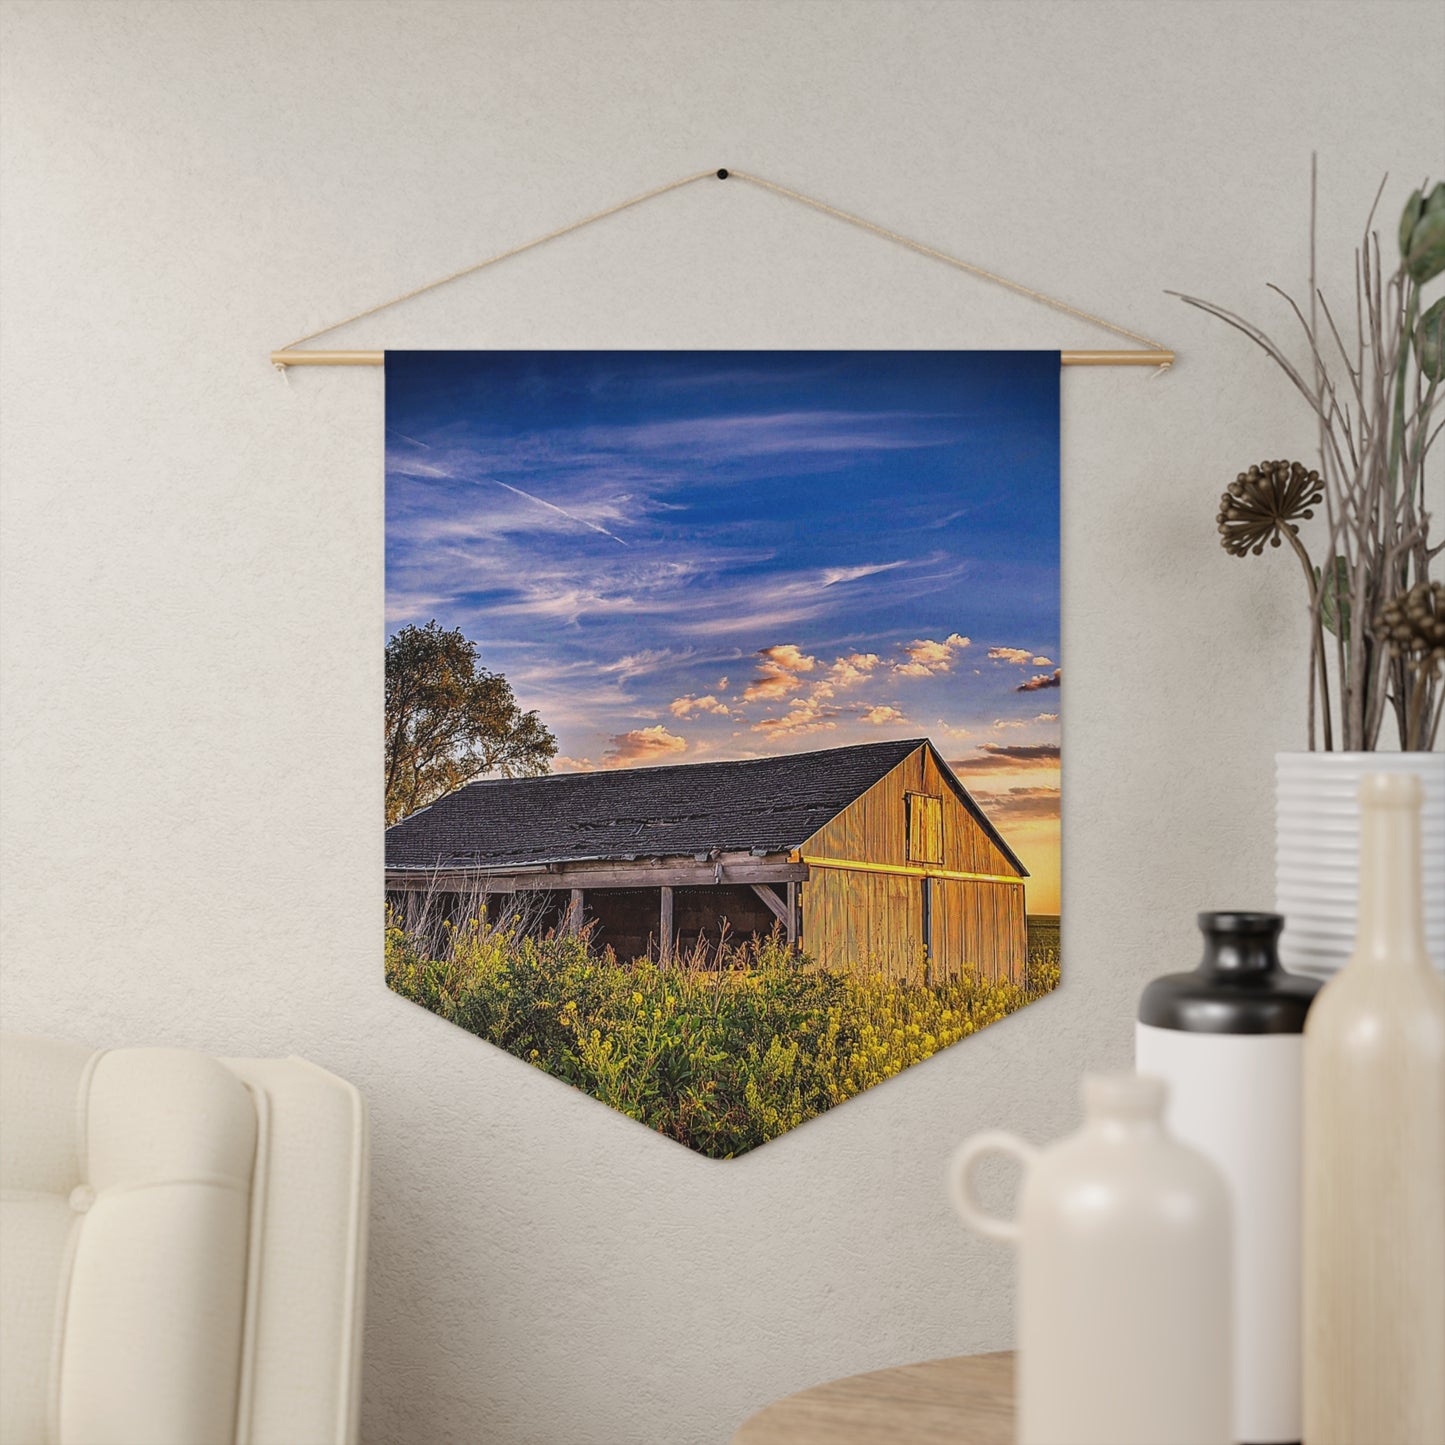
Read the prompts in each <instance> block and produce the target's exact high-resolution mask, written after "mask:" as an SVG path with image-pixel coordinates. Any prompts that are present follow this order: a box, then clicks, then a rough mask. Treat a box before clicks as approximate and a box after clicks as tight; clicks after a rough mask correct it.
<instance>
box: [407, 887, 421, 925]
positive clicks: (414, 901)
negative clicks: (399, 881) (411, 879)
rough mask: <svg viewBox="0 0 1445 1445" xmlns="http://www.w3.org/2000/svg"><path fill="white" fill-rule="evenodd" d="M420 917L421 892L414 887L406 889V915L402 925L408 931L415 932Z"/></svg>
mask: <svg viewBox="0 0 1445 1445" xmlns="http://www.w3.org/2000/svg"><path fill="white" fill-rule="evenodd" d="M420 918H421V894H420V892H418V890H417V889H415V888H408V889H407V890H406V915H405V923H404V926H405V928H406V931H407V932H408V933H415V932H416V926H417V923H418V922H419V920H420Z"/></svg>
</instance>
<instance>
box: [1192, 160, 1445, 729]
mask: <svg viewBox="0 0 1445 1445" xmlns="http://www.w3.org/2000/svg"><path fill="white" fill-rule="evenodd" d="M1383 192H1384V183H1383V182H1382V183H1381V186H1380V192H1379V193H1377V195H1376V197H1375V204H1374V206H1372V207H1371V210H1370V215H1369V218H1368V219H1367V221H1366V223H1365V232H1364V238H1363V240H1362V241H1361V244H1360V246H1359V247H1358V248H1357V250H1356V252H1355V266H1354V271H1355V306H1354V318H1353V326H1352V327H1348V329H1342V326H1341V324H1340V318H1339V317H1338V316H1337V313H1336V311H1335V310H1333V309H1332V308H1331V306H1330V304H1329V302H1328V301H1327V299H1326V298H1325V296H1324V294H1323V293H1322V291H1321V290H1320V288H1319V286H1318V285H1317V283H1316V245H1315V221H1316V214H1317V205H1316V186H1315V177H1314V175H1313V172H1312V174H1311V195H1310V259H1309V294H1308V299H1307V300H1306V302H1305V303H1304V305H1301V304H1300V303H1299V301H1297V300H1296V299H1295V298H1294V297H1293V296H1291V295H1290V294H1289V293H1287V292H1286V291H1284V290H1283V289H1282V288H1281V287H1279V286H1275V285H1273V284H1271V285H1270V288H1269V289H1270V290H1272V291H1274V292H1276V293H1277V294H1278V295H1279V296H1281V297H1283V298H1284V300H1285V302H1286V303H1287V304H1288V306H1289V308H1290V310H1291V311H1292V313H1293V314H1294V317H1295V319H1296V320H1297V321H1298V323H1299V325H1300V327H1301V328H1302V330H1303V333H1304V338H1305V341H1306V343H1307V353H1308V360H1307V361H1306V362H1305V363H1304V365H1303V366H1298V365H1296V364H1295V362H1294V361H1293V360H1291V358H1290V356H1289V355H1288V354H1287V353H1286V351H1285V350H1284V348H1283V347H1282V346H1280V345H1279V344H1278V343H1277V342H1276V341H1275V340H1274V339H1273V338H1272V337H1271V336H1270V335H1269V334H1268V333H1267V332H1265V331H1264V330H1262V329H1261V328H1260V327H1259V326H1256V325H1255V324H1254V323H1253V322H1250V321H1247V320H1245V319H1244V318H1243V317H1241V316H1238V315H1236V314H1235V313H1234V312H1232V311H1229V310H1226V309H1225V308H1224V307H1223V306H1219V305H1216V304H1215V303H1214V302H1211V301H1203V300H1200V299H1199V298H1198V297H1196V296H1186V295H1183V294H1181V293H1179V292H1173V293H1171V294H1173V295H1177V296H1179V299H1180V300H1182V301H1184V302H1186V303H1187V304H1189V305H1190V306H1197V307H1199V308H1200V310H1202V311H1207V312H1208V313H1209V314H1210V315H1211V316H1217V317H1218V318H1219V319H1220V320H1221V321H1224V322H1227V323H1228V324H1229V325H1230V326H1233V327H1234V328H1235V329H1236V330H1238V331H1242V332H1243V333H1244V334H1245V335H1246V336H1247V337H1249V339H1250V340H1251V341H1253V342H1254V343H1255V344H1256V345H1257V346H1259V347H1260V348H1262V349H1263V350H1264V352H1265V353H1266V354H1267V355H1268V356H1269V357H1270V358H1271V360H1273V361H1274V362H1275V364H1276V365H1277V366H1279V367H1280V369H1281V370H1282V371H1283V372H1284V373H1285V375H1286V376H1288V377H1289V379H1290V381H1291V382H1292V383H1293V385H1294V387H1295V389H1296V390H1297V391H1298V392H1299V393H1300V395H1301V396H1303V397H1304V399H1305V401H1306V402H1308V404H1309V406H1310V408H1311V409H1312V411H1313V412H1314V414H1315V416H1316V418H1317V421H1318V426H1319V445H1320V458H1319V465H1318V468H1310V467H1306V466H1305V465H1304V464H1303V463H1300V462H1291V461H1266V462H1261V463H1260V464H1259V465H1257V466H1252V467H1250V468H1249V469H1248V471H1246V472H1241V473H1240V475H1239V476H1238V478H1237V479H1236V480H1235V481H1234V482H1233V483H1231V484H1230V486H1229V489H1228V490H1227V491H1226V492H1225V493H1224V495H1223V497H1222V498H1221V499H1220V507H1219V512H1218V514H1217V517H1216V521H1217V523H1218V527H1219V532H1220V539H1221V544H1222V545H1223V547H1224V548H1225V550H1226V551H1228V552H1230V553H1231V554H1232V555H1234V556H1237V557H1244V556H1248V555H1251V554H1254V555H1258V554H1259V553H1261V552H1263V551H1264V549H1265V547H1266V546H1271V547H1278V546H1280V545H1281V544H1282V543H1285V544H1288V545H1289V547H1290V548H1291V549H1292V550H1293V551H1294V553H1295V554H1296V556H1297V557H1298V558H1299V560H1300V564H1301V566H1302V568H1303V570H1304V575H1305V581H1306V585H1307V589H1308V597H1309V616H1310V628H1309V633H1310V666H1309V699H1308V708H1307V715H1308V734H1309V747H1310V750H1311V751H1315V749H1316V748H1317V746H1319V745H1320V744H1322V745H1323V748H1324V749H1325V750H1326V751H1331V750H1335V749H1339V750H1341V751H1373V750H1374V749H1375V748H1376V747H1377V746H1378V742H1379V738H1380V732H1381V728H1382V726H1383V723H1384V719H1385V715H1386V712H1387V710H1388V711H1389V712H1391V713H1392V714H1393V715H1394V719H1395V724H1396V728H1397V730H1398V734H1399V745H1400V747H1401V748H1402V749H1404V750H1407V751H1416V750H1426V749H1429V748H1431V747H1433V746H1434V745H1435V741H1436V739H1437V737H1438V735H1439V731H1440V719H1441V712H1442V707H1445V678H1442V671H1445V585H1442V584H1441V583H1440V582H1438V581H1432V579H1431V576H1430V573H1431V569H1432V567H1433V566H1434V565H1435V560H1436V558H1438V557H1439V555H1440V553H1441V551H1442V550H1445V542H1442V543H1436V544H1434V545H1433V546H1432V545H1431V542H1430V517H1429V514H1428V513H1427V512H1426V510H1425V478H1426V463H1427V460H1428V459H1429V456H1430V451H1431V447H1432V445H1433V444H1434V442H1435V440H1436V439H1437V438H1438V436H1439V434H1440V427H1441V423H1440V422H1438V421H1436V420H1435V414H1436V409H1437V401H1438V392H1439V386H1440V382H1441V379H1442V376H1445V356H1442V352H1445V346H1442V342H1445V297H1441V298H1440V299H1438V300H1436V301H1435V302H1434V303H1433V304H1431V305H1429V306H1428V307H1427V306H1424V304H1423V296H1422V291H1423V288H1424V287H1425V286H1426V285H1427V284H1428V283H1429V282H1431V281H1433V280H1435V279H1436V278H1437V277H1438V276H1440V275H1441V273H1442V272H1445V182H1440V183H1437V184H1436V185H1435V187H1434V188H1433V189H1430V188H1429V186H1428V183H1427V184H1426V185H1424V186H1422V187H1421V188H1420V189H1419V190H1417V191H1415V192H1414V194H1413V195H1412V196H1411V197H1410V199H1409V201H1408V202H1407V203H1406V206H1405V209H1404V213H1403V215H1402V216H1401V220H1400V231H1399V260H1398V262H1397V263H1393V262H1392V263H1391V265H1390V266H1389V268H1388V269H1387V267H1386V263H1385V260H1384V255H1383V251H1382V247H1381V244H1380V238H1379V235H1378V233H1377V232H1376V231H1375V230H1374V220H1375V213H1376V210H1377V209H1378V206H1379V200H1380V195H1381V194H1383ZM1346 319H1347V320H1348V318H1346ZM1321 507H1322V508H1323V519H1322V522H1323V526H1322V528H1316V529H1313V530H1314V531H1315V532H1316V533H1318V532H1319V531H1323V534H1324V536H1323V539H1322V541H1323V545H1322V546H1320V552H1319V555H1320V556H1321V559H1322V560H1323V562H1324V565H1323V566H1321V565H1319V564H1317V563H1316V562H1315V561H1314V560H1313V558H1312V557H1311V554H1310V551H1309V549H1308V547H1307V545H1306V542H1305V540H1304V539H1302V538H1301V536H1300V524H1301V523H1302V522H1305V521H1308V520H1310V519H1312V518H1313V517H1314V515H1315V511H1316V509H1318V508H1321ZM1317 544H1318V541H1317ZM1327 637H1328V638H1329V639H1330V640H1329V641H1326V638H1327ZM1331 662H1332V663H1333V666H1331V665H1330V663H1331ZM1332 675H1333V687H1332Z"/></svg>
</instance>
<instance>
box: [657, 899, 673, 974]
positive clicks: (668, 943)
mask: <svg viewBox="0 0 1445 1445" xmlns="http://www.w3.org/2000/svg"><path fill="white" fill-rule="evenodd" d="M658 892H660V893H661V894H662V900H661V907H660V909H659V917H658V924H657V936H658V940H659V942H658V956H659V957H660V958H661V959H662V961H663V963H668V962H669V961H670V960H671V958H672V889H671V888H669V887H667V885H666V884H664V885H663V886H662V887H661V888H660V889H659V890H658Z"/></svg>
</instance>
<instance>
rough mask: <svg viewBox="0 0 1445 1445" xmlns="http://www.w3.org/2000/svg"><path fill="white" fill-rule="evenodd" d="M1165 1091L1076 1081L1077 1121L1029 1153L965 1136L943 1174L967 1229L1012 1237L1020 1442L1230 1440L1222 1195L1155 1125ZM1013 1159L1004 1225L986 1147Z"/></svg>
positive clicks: (1220, 1183)
mask: <svg viewBox="0 0 1445 1445" xmlns="http://www.w3.org/2000/svg"><path fill="white" fill-rule="evenodd" d="M1165 1092H1166V1091H1165V1086H1164V1084H1163V1083H1162V1081H1160V1080H1159V1079H1155V1078H1150V1077H1148V1076H1144V1075H1135V1074H1120V1075H1091V1076H1089V1077H1086V1078H1085V1080H1084V1123H1083V1126H1082V1127H1081V1128H1080V1129H1079V1131H1078V1132H1077V1133H1075V1134H1071V1135H1069V1136H1068V1137H1067V1138H1065V1139H1061V1140H1059V1141H1058V1142H1057V1143H1055V1144H1052V1145H1050V1146H1049V1147H1048V1148H1046V1149H1044V1150H1042V1151H1040V1150H1036V1149H1034V1148H1033V1147H1032V1146H1031V1145H1029V1144H1026V1143H1024V1141H1023V1140H1021V1139H1018V1138H1016V1137H1015V1136H1014V1135H1012V1134H1005V1133H999V1132H990V1133H986V1134H977V1135H975V1136H974V1137H973V1138H972V1139H970V1140H968V1141H967V1142H966V1143H965V1144H963V1146H962V1147H961V1148H960V1149H959V1151H958V1153H957V1154H955V1156H954V1159H953V1163H952V1165H951V1167H950V1170H949V1184H950V1187H951V1191H952V1195H953V1203H954V1207H955V1208H956V1209H957V1210H958V1212H959V1215H960V1216H961V1217H962V1219H963V1222H964V1223H965V1224H967V1225H968V1226H969V1228H971V1229H974V1230H976V1231H977V1232H978V1233H979V1234H982V1235H984V1236H986V1237H987V1238H989V1239H997V1240H1003V1241H1004V1242H1006V1243H1009V1244H1015V1245H1017V1246H1018V1256H1019V1259H1018V1321H1017V1324H1018V1374H1017V1380H1018V1384H1017V1411H1018V1442H1019V1445H1228V1442H1229V1440H1230V1415H1231V1396H1230V1217H1229V1211H1230V1205H1229V1196H1228V1191H1227V1187H1226V1185H1225V1182H1224V1178H1223V1176H1222V1175H1221V1174H1220V1173H1219V1171H1218V1170H1217V1169H1216V1168H1215V1166H1214V1165H1213V1164H1211V1163H1210V1162H1209V1161H1208V1160H1207V1159H1206V1158H1204V1156H1203V1155H1201V1154H1199V1153H1197V1152H1196V1151H1194V1150H1193V1149H1190V1148H1189V1147H1187V1146H1186V1145H1184V1144H1181V1143H1179V1142H1178V1141H1177V1140H1175V1139H1173V1138H1171V1137H1170V1135H1169V1134H1168V1133H1167V1132H1166V1131H1165V1128H1164V1102H1165ZM991 1152H1001V1153H1005V1154H1010V1155H1013V1156H1014V1157H1015V1158H1017V1159H1018V1160H1019V1161H1020V1162H1021V1163H1022V1164H1023V1165H1024V1167H1025V1171H1026V1172H1025V1177H1024V1181H1023V1186H1022V1190H1021V1193H1020V1198H1019V1209H1018V1216H1017V1219H1015V1220H1009V1219H1000V1218H998V1217H997V1216H996V1215H992V1214H989V1213H986V1212H985V1211H984V1210H983V1209H982V1208H981V1207H980V1205H979V1204H978V1202H977V1200H976V1199H975V1198H974V1195H973V1192H972V1173H973V1167H974V1164H975V1162H976V1161H977V1160H978V1159H979V1158H980V1157H981V1156H983V1155H985V1154H988V1153H991Z"/></svg>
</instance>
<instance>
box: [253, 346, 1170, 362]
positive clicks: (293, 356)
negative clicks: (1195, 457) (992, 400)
mask: <svg viewBox="0 0 1445 1445" xmlns="http://www.w3.org/2000/svg"><path fill="white" fill-rule="evenodd" d="M385 360H386V352H384V351H306V350H296V351H273V352H272V353H271V365H272V366H381V365H382V364H383V363H384V362H385ZM1059 360H1060V362H1062V363H1063V365H1065V366H1172V365H1173V364H1174V353H1173V352H1172V351H1061V352H1060V353H1059Z"/></svg>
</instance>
